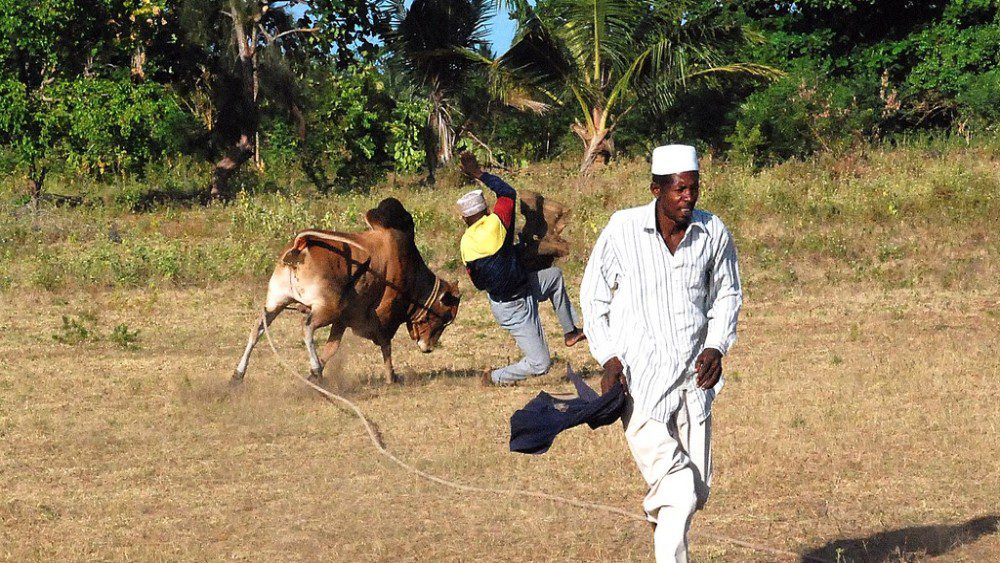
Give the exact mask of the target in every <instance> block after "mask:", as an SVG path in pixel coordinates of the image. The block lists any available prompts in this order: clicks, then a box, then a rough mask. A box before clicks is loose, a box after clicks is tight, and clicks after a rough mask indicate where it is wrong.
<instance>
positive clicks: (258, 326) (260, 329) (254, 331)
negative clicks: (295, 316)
mask: <svg viewBox="0 0 1000 563" xmlns="http://www.w3.org/2000/svg"><path fill="white" fill-rule="evenodd" d="M280 312H281V308H278V309H275V310H273V311H268V310H267V309H265V310H264V312H263V313H261V315H260V317H258V318H257V320H255V321H254V322H253V325H251V327H250V336H249V337H248V338H247V347H246V349H245V350H244V351H243V357H242V358H240V363H238V364H236V369H235V370H234V371H233V378H232V381H233V382H234V383H239V382H240V381H243V375H244V374H245V373H246V372H247V366H248V365H249V364H250V353H251V352H253V348H254V346H256V345H257V341H258V340H260V336H261V335H262V334H264V327H265V326H271V322H272V321H274V318H275V317H277V316H278V313H280Z"/></svg>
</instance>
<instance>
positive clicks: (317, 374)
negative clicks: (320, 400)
mask: <svg viewBox="0 0 1000 563" xmlns="http://www.w3.org/2000/svg"><path fill="white" fill-rule="evenodd" d="M308 379H309V381H310V382H312V383H315V384H317V385H319V384H320V383H323V372H322V371H313V370H309V378H308Z"/></svg>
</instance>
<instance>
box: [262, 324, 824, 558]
mask: <svg viewBox="0 0 1000 563" xmlns="http://www.w3.org/2000/svg"><path fill="white" fill-rule="evenodd" d="M261 322H262V323H263V325H264V335H265V336H266V337H267V344H268V345H269V346H270V347H271V352H273V353H274V358H275V360H277V362H278V364H280V365H281V366H282V367H283V368H285V370H286V371H287V372H288V373H290V374H291V375H292V376H294V377H295V378H296V379H298V380H299V381H301V382H302V383H305V384H306V385H308V386H309V387H311V388H313V389H314V390H315V391H316V392H317V393H319V394H320V395H322V396H323V397H324V398H325V399H326V400H328V401H330V402H336V403H340V404H342V405H344V406H346V407H347V408H349V409H350V410H352V411H354V414H355V415H357V417H358V418H359V419H361V423H362V424H364V426H365V430H366V431H367V432H368V438H369V439H370V440H371V443H372V445H374V446H375V449H376V450H378V452H379V453H380V454H382V455H383V456H385V457H386V458H388V459H389V461H391V462H393V463H395V464H396V465H398V466H399V467H401V468H403V469H405V470H406V471H409V472H410V473H413V474H414V475H417V476H419V477H422V478H424V479H426V480H428V481H431V482H434V483H437V484H439V485H442V486H445V487H448V488H451V489H455V490H459V491H464V492H469V493H482V494H491V495H505V496H520V497H533V498H540V499H544V500H548V501H552V502H558V503H561V504H568V505H571V506H576V507H579V508H592V509H594V510H600V511H602V512H608V513H611V514H617V515H619V516H622V517H625V518H628V519H629V520H637V521H640V522H645V521H646V517H645V516H643V515H641V514H636V513H634V512H629V511H627V510H624V509H621V508H618V507H615V506H609V505H606V504H598V503H594V502H587V501H584V500H578V499H574V498H568V497H561V496H559V495H551V494H549V493H541V492H537V491H525V490H521V489H495V488H492V487H479V486H476V485H465V484H462V483H456V482H455V481H450V480H448V479H444V478H442V477H438V476H437V475H432V474H430V473H427V472H426V471H423V470H421V469H418V468H416V467H414V466H412V465H410V464H409V463H406V462H405V461H403V460H401V459H399V458H398V457H396V456H395V454H393V453H392V452H390V451H389V449H388V448H386V446H385V442H383V441H382V437H381V436H379V434H378V432H377V431H376V430H375V427H374V426H372V423H371V421H370V420H368V417H367V416H365V413H364V411H362V410H361V409H360V408H359V407H358V405H356V404H354V403H353V402H352V401H351V400H349V399H347V398H346V397H341V396H340V395H337V394H336V393H331V392H330V391H327V390H326V389H323V388H322V387H320V386H319V385H316V384H315V383H313V382H312V381H309V380H308V379H306V378H305V377H302V375H300V374H299V373H298V372H297V371H295V370H294V369H292V367H291V366H289V365H288V364H287V363H286V362H285V360H284V359H283V358H282V357H281V354H279V353H278V349H277V347H275V345H274V340H273V339H272V338H271V331H270V330H269V329H268V326H267V325H268V323H267V319H266V318H264V316H261ZM692 535H693V536H695V537H703V538H707V539H710V540H715V541H719V542H724V543H728V544H732V545H736V546H739V547H743V548H746V549H750V550H753V551H759V552H762V553H770V554H771V555H778V556H781V557H788V558H793V559H798V560H800V561H801V560H804V561H815V562H817V563H828V562H827V561H826V560H825V559H820V558H818V557H813V556H811V555H800V554H798V553H793V552H791V551H785V550H783V549H776V548H773V547H768V546H765V545H759V544H756V543H751V542H747V541H743V540H738V539H736V538H729V537H726V536H720V535H716V534H706V533H699V532H693V533H692Z"/></svg>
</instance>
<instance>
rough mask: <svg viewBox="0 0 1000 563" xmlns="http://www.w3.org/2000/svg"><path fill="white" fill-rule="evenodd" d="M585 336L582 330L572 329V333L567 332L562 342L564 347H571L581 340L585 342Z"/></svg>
mask: <svg viewBox="0 0 1000 563" xmlns="http://www.w3.org/2000/svg"><path fill="white" fill-rule="evenodd" d="M586 339H587V335H586V334H584V333H583V330H581V329H579V328H575V329H573V332H567V333H566V336H565V337H564V338H563V340H564V341H565V342H566V346H572V345H574V344H576V343H577V342H579V341H581V340H586Z"/></svg>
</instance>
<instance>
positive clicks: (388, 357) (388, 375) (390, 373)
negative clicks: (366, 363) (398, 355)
mask: <svg viewBox="0 0 1000 563" xmlns="http://www.w3.org/2000/svg"><path fill="white" fill-rule="evenodd" d="M381 347H382V365H383V366H384V367H385V382H386V383H387V384H389V385H392V384H393V383H399V378H398V377H396V372H395V371H394V370H393V369H392V340H386V341H385V343H384V344H382V345H381Z"/></svg>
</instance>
